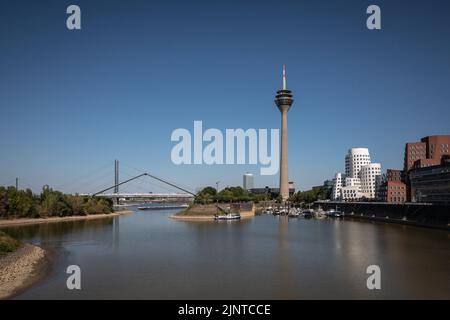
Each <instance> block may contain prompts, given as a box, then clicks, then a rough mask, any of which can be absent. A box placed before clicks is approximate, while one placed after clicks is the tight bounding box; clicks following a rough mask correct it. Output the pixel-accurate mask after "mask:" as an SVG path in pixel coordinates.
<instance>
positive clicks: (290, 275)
mask: <svg viewBox="0 0 450 320" xmlns="http://www.w3.org/2000/svg"><path fill="white" fill-rule="evenodd" d="M132 210H133V211H134V214H131V215H127V216H120V217H112V218H108V219H100V220H86V221H72V222H62V223H53V224H41V225H34V226H23V227H10V228H6V229H5V228H4V229H2V230H3V231H5V232H7V233H9V234H10V235H12V236H15V237H17V238H19V239H21V240H24V241H29V242H32V243H34V244H37V245H41V246H42V247H44V248H46V249H49V250H50V251H51V252H52V267H51V270H50V271H49V274H48V276H47V277H46V278H45V279H43V280H42V281H41V282H39V283H38V284H36V285H35V286H33V287H31V288H29V289H28V290H26V291H25V292H23V293H21V294H19V295H17V296H16V297H15V298H16V299H428V298H435V299H450V272H449V271H450V234H449V233H448V232H447V231H444V230H432V229H425V228H418V227H410V226H402V225H396V224H386V223H375V222H361V221H351V220H332V219H325V220H313V219H312V220H305V219H288V218H287V217H276V216H271V215H261V216H256V217H254V218H253V219H249V220H243V221H235V222H184V221H176V220H172V219H170V218H169V216H170V215H171V214H173V213H174V212H176V210H165V211H139V210H134V209H132ZM69 265H78V266H79V267H80V268H81V290H68V289H67V287H66V279H67V278H68V276H69V275H68V274H66V268H67V266H69ZM369 265H378V266H379V267H380V269H381V289H380V290H368V289H367V285H366V280H367V278H368V277H369V275H368V274H366V268H367V267H368V266H369Z"/></svg>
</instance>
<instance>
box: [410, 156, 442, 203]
mask: <svg viewBox="0 0 450 320" xmlns="http://www.w3.org/2000/svg"><path fill="white" fill-rule="evenodd" d="M409 181H410V184H411V201H412V202H426V203H434V204H443V205H450V161H449V160H448V159H445V160H444V161H443V162H442V164H440V165H437V166H430V167H423V168H415V169H412V170H411V171H410V172H409Z"/></svg>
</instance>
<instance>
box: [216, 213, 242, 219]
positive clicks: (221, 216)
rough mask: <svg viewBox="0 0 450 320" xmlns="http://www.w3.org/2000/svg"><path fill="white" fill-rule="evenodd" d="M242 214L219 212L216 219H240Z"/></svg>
mask: <svg viewBox="0 0 450 320" xmlns="http://www.w3.org/2000/svg"><path fill="white" fill-rule="evenodd" d="M239 219H241V215H240V214H239V213H227V214H217V215H215V216H214V220H239Z"/></svg>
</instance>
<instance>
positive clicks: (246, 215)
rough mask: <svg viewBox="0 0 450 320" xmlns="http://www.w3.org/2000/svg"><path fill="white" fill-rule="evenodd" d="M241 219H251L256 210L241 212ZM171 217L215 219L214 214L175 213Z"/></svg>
mask: <svg viewBox="0 0 450 320" xmlns="http://www.w3.org/2000/svg"><path fill="white" fill-rule="evenodd" d="M240 215H241V219H249V218H253V217H254V216H255V213H254V212H241V213H240ZM170 218H172V219H175V220H183V221H214V215H186V214H174V215H171V216H170Z"/></svg>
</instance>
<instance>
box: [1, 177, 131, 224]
mask: <svg viewBox="0 0 450 320" xmlns="http://www.w3.org/2000/svg"><path fill="white" fill-rule="evenodd" d="M129 213H131V211H127V210H124V211H118V212H114V205H113V202H112V200H111V199H107V198H99V197H92V196H80V195H77V194H76V195H71V194H63V193H62V192H60V191H56V190H53V189H51V188H49V187H48V186H45V187H43V188H42V191H41V193H40V194H39V195H36V194H33V192H32V191H31V190H30V189H27V190H16V188H14V187H8V188H5V187H0V227H5V226H16V225H28V224H38V223H50V222H63V221H74V220H90V219H100V218H106V217H114V216H118V215H123V214H129Z"/></svg>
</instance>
